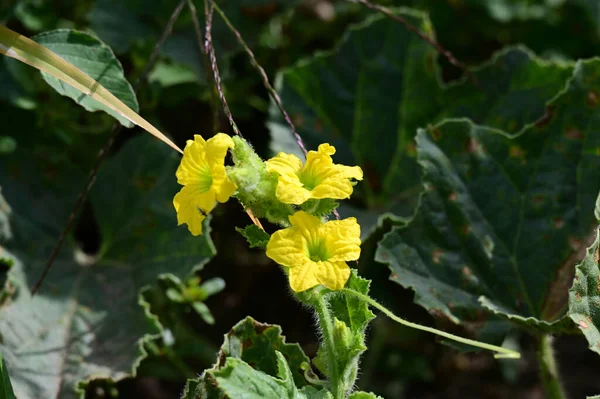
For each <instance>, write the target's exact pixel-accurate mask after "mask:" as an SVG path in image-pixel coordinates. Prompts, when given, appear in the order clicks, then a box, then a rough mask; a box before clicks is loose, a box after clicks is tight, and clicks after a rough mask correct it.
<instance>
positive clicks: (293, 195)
mask: <svg viewBox="0 0 600 399" xmlns="http://www.w3.org/2000/svg"><path fill="white" fill-rule="evenodd" d="M275 195H276V196H277V199H279V201H281V202H283V203H284V204H302V203H304V202H305V201H307V200H308V199H310V198H311V197H312V193H311V191H309V190H307V189H306V188H304V186H303V185H302V183H301V182H300V180H298V178H296V177H295V176H289V175H281V176H279V178H278V179H277V188H276V189H275Z"/></svg>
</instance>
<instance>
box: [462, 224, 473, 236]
mask: <svg viewBox="0 0 600 399" xmlns="http://www.w3.org/2000/svg"><path fill="white" fill-rule="evenodd" d="M460 230H461V232H462V233H463V235H465V236H466V235H467V234H471V230H472V228H471V225H470V224H466V225H464V226H463V227H462V228H461V229H460Z"/></svg>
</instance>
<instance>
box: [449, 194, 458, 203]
mask: <svg viewBox="0 0 600 399" xmlns="http://www.w3.org/2000/svg"><path fill="white" fill-rule="evenodd" d="M457 199H458V194H457V193H455V192H454V193H452V194H450V196H449V197H448V200H450V201H452V202H454V201H456V200H457Z"/></svg>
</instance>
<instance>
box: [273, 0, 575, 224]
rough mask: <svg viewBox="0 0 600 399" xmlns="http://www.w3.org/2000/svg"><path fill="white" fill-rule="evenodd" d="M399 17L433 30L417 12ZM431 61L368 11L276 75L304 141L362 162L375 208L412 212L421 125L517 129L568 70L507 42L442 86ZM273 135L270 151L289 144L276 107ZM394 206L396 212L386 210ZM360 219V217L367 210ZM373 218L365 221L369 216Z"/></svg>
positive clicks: (401, 30) (365, 194) (404, 33)
mask: <svg viewBox="0 0 600 399" xmlns="http://www.w3.org/2000/svg"><path fill="white" fill-rule="evenodd" d="M402 13H403V16H404V17H405V18H407V19H408V20H409V21H410V22H412V23H413V24H414V25H416V26H417V27H419V28H420V29H421V30H422V31H423V32H425V33H426V34H428V35H429V36H434V33H433V29H432V27H431V24H430V22H429V20H428V19H427V18H426V17H425V16H424V15H423V14H420V13H418V12H415V11H411V12H409V11H403V12H402ZM437 58H438V53H437V52H436V51H435V50H434V49H433V48H432V47H431V46H430V45H429V44H427V43H426V42H425V41H424V40H422V39H421V38H419V37H418V36H417V35H415V34H414V33H412V32H409V31H408V30H406V28H405V27H404V26H403V25H402V24H399V23H397V22H396V21H393V20H390V19H387V18H383V17H381V16H374V17H371V18H369V19H368V20H367V21H366V22H364V23H363V24H360V25H358V26H355V27H354V28H352V29H351V30H350V31H349V33H348V34H347V35H346V36H345V38H344V40H343V41H342V43H341V44H340V45H339V46H338V47H337V48H336V49H334V50H333V51H331V52H328V53H323V54H318V55H317V56H315V57H313V58H312V59H310V60H308V61H305V62H301V63H298V64H297V65H296V66H294V67H293V68H290V69H288V70H286V71H285V72H284V73H282V74H281V75H280V77H279V89H278V91H279V93H280V95H281V97H282V99H283V102H284V105H285V107H286V109H287V110H288V112H290V114H291V115H292V117H293V119H294V121H296V125H297V128H298V130H299V132H300V134H301V135H302V137H303V138H304V140H305V141H306V143H307V145H308V147H310V148H316V147H317V145H318V144H319V143H321V142H329V143H331V144H332V145H334V146H335V147H336V149H337V150H338V153H337V154H336V155H335V159H336V161H337V162H339V163H344V164H351V165H356V164H357V165H359V166H361V167H362V168H363V170H364V172H365V181H364V182H363V183H362V184H361V185H359V186H358V187H357V194H356V196H357V197H358V198H360V199H361V200H362V202H363V205H365V206H366V207H367V208H372V209H373V210H376V211H377V213H381V212H382V211H384V210H392V211H393V212H395V213H398V214H402V215H404V216H407V215H410V214H411V212H412V208H411V207H410V206H407V205H412V204H413V202H412V201H414V200H413V198H416V197H417V194H418V192H419V189H418V186H419V178H420V168H419V166H418V164H417V159H416V155H417V152H416V148H415V144H414V136H415V134H416V132H417V129H418V128H419V127H426V126H428V125H430V124H433V123H435V122H437V121H440V120H442V119H443V118H447V117H468V118H471V119H472V120H474V121H475V122H477V123H479V124H485V125H489V126H492V127H495V128H498V129H504V130H505V131H507V132H510V133H517V132H519V131H520V130H521V129H523V128H524V126H525V125H526V124H528V123H531V122H533V121H535V120H537V119H539V118H541V117H543V115H544V113H545V104H546V102H547V101H548V100H550V99H551V98H552V97H553V96H554V95H555V94H556V93H557V92H558V91H559V90H560V89H562V87H563V86H564V84H565V81H566V80H567V78H568V77H569V75H570V73H571V70H572V66H570V65H567V64H564V65H559V64H551V63H547V62H542V61H540V60H539V59H536V58H535V57H534V56H533V55H531V53H529V52H528V51H527V50H526V49H523V48H514V49H509V50H506V51H504V52H501V53H499V54H497V55H496V56H495V57H494V58H493V59H492V60H491V61H490V62H489V63H487V64H485V65H482V66H480V67H477V68H473V69H472V70H471V75H470V77H469V78H468V79H463V81H461V82H458V83H453V84H451V85H449V86H445V85H444V84H442V83H441V82H440V79H439V76H438V75H439V74H440V71H439V67H438V65H437ZM271 132H272V137H273V145H272V147H273V149H274V150H275V151H288V152H289V151H294V150H295V148H294V146H295V142H294V141H293V140H291V139H290V136H289V131H288V130H287V128H286V125H285V124H284V123H282V119H281V117H280V116H279V114H278V113H277V111H276V110H275V109H273V110H272V120H271ZM361 187H362V188H361ZM360 190H363V191H362V192H361V191H360ZM394 203H401V204H404V205H403V206H404V208H402V207H399V208H398V207H396V209H394V205H393V204H394ZM342 213H344V209H342ZM363 216H364V217H363V219H365V218H368V216H369V215H368V212H367V213H366V214H365V215H363ZM371 216H372V217H371V218H370V219H371V223H372V222H373V219H376V217H373V215H371ZM365 231H368V229H365Z"/></svg>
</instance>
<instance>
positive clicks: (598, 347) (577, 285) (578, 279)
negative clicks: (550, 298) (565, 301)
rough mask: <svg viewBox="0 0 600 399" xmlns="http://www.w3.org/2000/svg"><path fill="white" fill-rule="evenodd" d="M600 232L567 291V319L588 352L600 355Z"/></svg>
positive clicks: (597, 233) (597, 232) (578, 267)
mask: <svg viewBox="0 0 600 399" xmlns="http://www.w3.org/2000/svg"><path fill="white" fill-rule="evenodd" d="M599 232H600V230H597V231H596V240H595V241H594V243H593V244H592V246H591V247H589V248H588V250H587V253H586V255H585V258H583V261H582V262H581V264H579V265H578V266H577V270H576V271H575V280H574V281H573V287H572V288H571V290H570V291H569V317H570V318H571V320H573V321H574V322H575V323H576V324H577V326H578V327H579V329H580V330H581V331H582V332H583V335H585V337H586V338H587V340H588V343H589V344H590V350H592V351H594V352H596V353H598V354H600V314H599V313H598V309H600V286H599V284H598V282H599V281H600V234H599Z"/></svg>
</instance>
